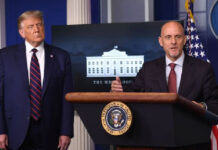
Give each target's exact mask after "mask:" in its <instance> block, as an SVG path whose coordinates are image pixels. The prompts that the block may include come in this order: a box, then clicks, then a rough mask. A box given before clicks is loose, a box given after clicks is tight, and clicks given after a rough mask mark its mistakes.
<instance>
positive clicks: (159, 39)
mask: <svg viewBox="0 0 218 150" xmlns="http://www.w3.org/2000/svg"><path fill="white" fill-rule="evenodd" d="M158 42H159V44H160V46H161V47H162V46H163V43H162V37H161V36H159V37H158Z"/></svg>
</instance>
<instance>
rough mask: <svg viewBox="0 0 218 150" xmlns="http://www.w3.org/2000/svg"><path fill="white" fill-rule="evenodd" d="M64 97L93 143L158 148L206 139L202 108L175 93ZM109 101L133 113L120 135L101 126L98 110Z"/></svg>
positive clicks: (208, 129)
mask: <svg viewBox="0 0 218 150" xmlns="http://www.w3.org/2000/svg"><path fill="white" fill-rule="evenodd" d="M65 98H66V100H67V101H70V102H72V103H73V104H74V108H75V109H76V110H77V112H78V114H79V115H80V117H81V120H82V121H83V123H84V125H85V126H86V128H87V130H88V132H89V134H90V136H91V137H92V139H93V141H94V142H95V143H96V144H112V145H117V146H118V148H117V150H133V149H134V150H136V148H137V147H138V149H140V150H144V149H149V150H150V149H161V150H162V149H164V148H179V147H185V146H189V145H195V144H201V143H209V142H210V132H211V124H210V123H209V122H208V120H207V119H206V118H205V117H204V114H205V110H203V109H202V108H201V107H199V106H197V105H195V104H193V103H192V102H191V101H190V100H187V99H185V98H183V97H181V96H178V95H177V94H175V93H141V92H137V93H134V92H72V93H68V94H66V96H65ZM111 101H121V102H124V103H125V104H126V105H128V107H129V108H130V109H131V111H132V114H133V122H132V126H131V127H130V129H129V130H128V131H127V133H125V134H123V135H120V136H113V135H110V134H108V133H107V132H106V131H105V130H104V128H103V127H102V125H101V113H102V110H103V108H104V106H105V105H106V104H108V103H109V102H111ZM133 147H134V148H133Z"/></svg>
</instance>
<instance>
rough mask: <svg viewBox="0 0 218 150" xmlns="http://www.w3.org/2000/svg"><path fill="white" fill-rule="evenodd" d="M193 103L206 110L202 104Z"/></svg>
mask: <svg viewBox="0 0 218 150" xmlns="http://www.w3.org/2000/svg"><path fill="white" fill-rule="evenodd" d="M192 103H194V104H196V105H198V106H200V107H201V108H203V109H205V106H204V105H203V104H202V103H198V102H196V101H192Z"/></svg>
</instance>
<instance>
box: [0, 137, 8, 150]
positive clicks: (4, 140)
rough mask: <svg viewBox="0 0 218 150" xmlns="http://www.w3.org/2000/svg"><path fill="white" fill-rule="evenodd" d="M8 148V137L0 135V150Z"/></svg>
mask: <svg viewBox="0 0 218 150" xmlns="http://www.w3.org/2000/svg"><path fill="white" fill-rule="evenodd" d="M7 146H8V136H7V135H6V134H0V149H1V150H6V149H7V148H6V147H7Z"/></svg>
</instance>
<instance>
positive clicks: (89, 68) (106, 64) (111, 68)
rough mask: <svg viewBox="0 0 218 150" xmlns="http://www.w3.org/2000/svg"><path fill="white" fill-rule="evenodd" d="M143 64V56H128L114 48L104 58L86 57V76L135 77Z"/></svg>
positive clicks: (105, 53)
mask: <svg viewBox="0 0 218 150" xmlns="http://www.w3.org/2000/svg"><path fill="white" fill-rule="evenodd" d="M143 63H144V56H143V55H134V56H128V55H127V54H126V52H125V51H120V50H118V46H114V49H112V50H110V51H108V52H103V55H102V56H91V57H86V74H87V77H116V76H120V77H134V76H136V74H137V72H138V71H139V70H140V69H141V67H142V64H143Z"/></svg>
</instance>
